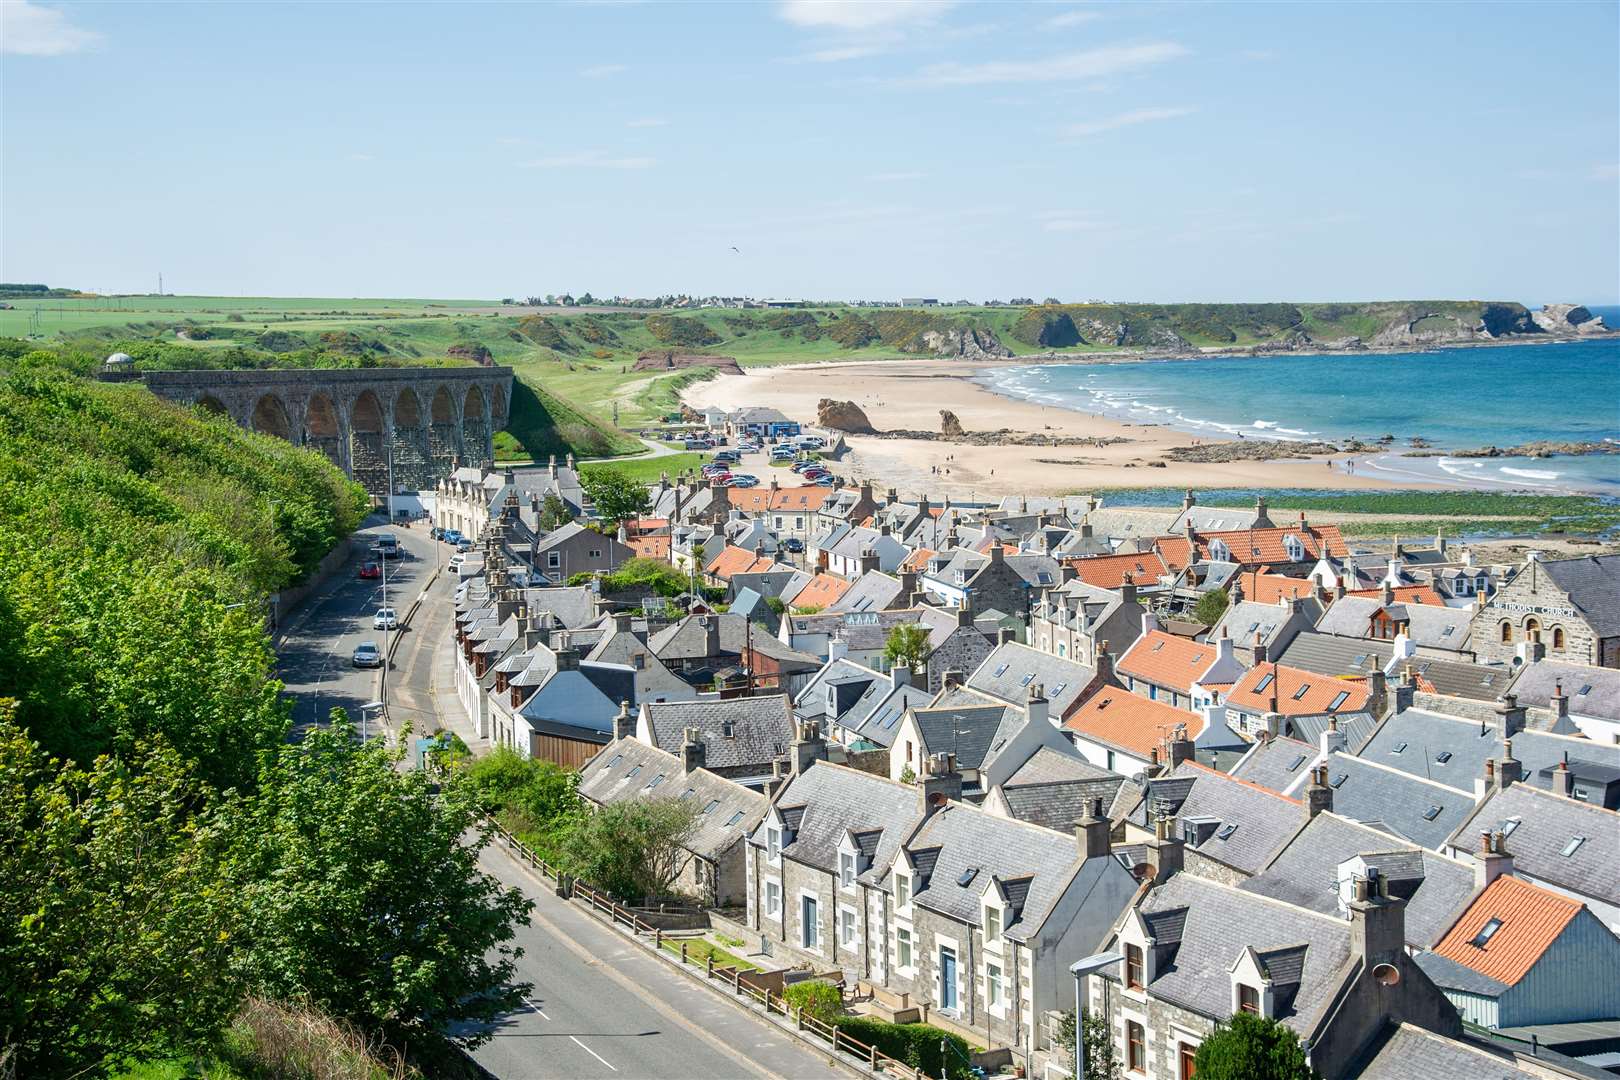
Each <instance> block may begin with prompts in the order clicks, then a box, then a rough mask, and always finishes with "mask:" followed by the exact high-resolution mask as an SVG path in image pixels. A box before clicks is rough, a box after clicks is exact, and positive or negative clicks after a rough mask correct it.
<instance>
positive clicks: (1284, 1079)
mask: <svg viewBox="0 0 1620 1080" xmlns="http://www.w3.org/2000/svg"><path fill="white" fill-rule="evenodd" d="M1193 1064H1194V1068H1195V1069H1196V1071H1197V1073H1198V1076H1199V1080H1312V1078H1313V1077H1315V1076H1316V1070H1314V1069H1312V1068H1311V1067H1310V1065H1309V1064H1307V1063H1306V1061H1305V1050H1304V1048H1303V1047H1301V1046H1300V1045H1299V1036H1297V1035H1295V1034H1294V1033H1293V1031H1291V1030H1290V1029H1288V1028H1286V1027H1284V1026H1283V1025H1282V1024H1279V1023H1278V1022H1277V1021H1275V1020H1271V1019H1267V1018H1266V1017H1263V1016H1256V1015H1255V1014H1254V1013H1246V1012H1240V1013H1237V1014H1235V1015H1234V1016H1233V1017H1232V1019H1231V1020H1229V1021H1227V1022H1226V1023H1224V1024H1220V1025H1217V1026H1216V1028H1215V1030H1214V1031H1212V1032H1210V1034H1209V1037H1208V1038H1206V1039H1205V1040H1204V1041H1203V1042H1202V1043H1200V1044H1199V1046H1198V1056H1197V1057H1196V1058H1195V1059H1194V1060H1193Z"/></svg>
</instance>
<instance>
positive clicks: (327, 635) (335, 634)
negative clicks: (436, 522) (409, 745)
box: [277, 518, 451, 733]
mask: <svg viewBox="0 0 1620 1080" xmlns="http://www.w3.org/2000/svg"><path fill="white" fill-rule="evenodd" d="M380 522H381V519H380V518H379V519H374V523H372V524H369V525H368V526H367V527H366V528H364V529H362V530H361V531H360V532H358V533H356V534H355V539H354V540H353V541H351V544H352V546H353V549H354V551H355V554H354V555H353V556H352V557H351V558H350V560H349V563H348V565H347V566H346V567H345V568H344V569H343V570H342V571H340V572H339V573H338V574H336V575H334V576H333V578H332V580H331V581H330V582H329V583H328V584H327V587H326V590H325V591H324V592H322V593H320V594H317V595H316V596H312V597H311V598H310V599H309V600H308V601H307V602H306V603H305V604H304V606H303V608H302V609H301V610H299V611H298V612H296V613H295V614H294V615H293V616H292V618H291V620H290V621H289V624H288V626H287V628H286V631H285V633H284V634H283V635H282V636H281V637H280V639H279V640H278V643H277V655H278V670H279V674H280V677H281V680H282V682H283V683H285V684H286V687H287V693H288V694H289V695H291V696H292V697H293V699H294V701H293V730H294V733H296V732H298V731H301V730H304V729H305V728H308V727H309V726H310V725H312V724H320V723H325V722H326V717H327V715H328V713H329V712H330V711H331V710H332V709H333V708H338V707H341V708H343V709H346V710H348V713H349V716H350V717H351V718H352V719H353V720H354V721H355V722H356V724H358V723H359V721H360V706H361V705H363V704H365V703H366V702H370V701H376V700H377V692H378V674H379V672H378V670H377V669H375V668H357V667H355V666H354V662H353V658H354V648H355V646H356V645H359V644H360V643H361V642H362V641H371V642H375V643H376V644H377V646H378V647H379V648H381V647H382V645H383V642H384V635H383V632H382V631H381V630H376V629H373V628H372V623H371V620H372V616H373V615H375V614H376V612H377V609H378V608H379V607H382V606H383V582H381V581H378V580H362V579H361V578H360V577H359V576H358V574H359V571H360V567H361V565H363V564H364V562H365V561H366V559H367V558H369V557H370V556H369V555H366V554H364V546H365V545H369V544H370V543H371V542H372V541H374V540H376V539H377V537H379V536H381V535H382V534H383V533H385V532H390V533H393V534H394V535H395V536H396V537H398V538H399V541H400V546H401V548H402V549H403V551H402V553H401V555H400V557H399V558H397V559H386V560H382V565H384V566H385V567H386V569H387V595H388V603H389V605H390V606H392V607H393V608H394V610H395V611H397V612H398V613H399V615H400V616H401V617H403V616H404V614H405V609H406V608H408V607H410V603H411V600H412V599H414V598H415V597H416V595H417V594H418V593H420V592H421V591H422V584H423V582H424V581H425V580H426V579H427V578H428V577H429V576H430V575H431V574H432V571H433V568H434V564H435V560H439V561H442V560H444V559H447V558H448V557H449V555H450V554H451V552H450V549H449V547H448V546H447V545H444V544H440V543H438V542H436V541H433V540H429V539H428V535H427V526H426V525H425V524H422V523H416V524H413V525H412V526H411V527H410V528H408V529H405V528H398V527H395V526H390V525H384V524H381V523H380ZM440 606H441V607H445V606H447V605H440ZM420 625H421V623H418V626H420ZM396 633H397V634H400V635H402V638H401V640H400V642H399V644H398V647H397V651H396V654H395V659H396V664H397V663H399V662H402V661H404V660H405V659H406V658H407V657H408V656H409V655H410V654H411V653H412V652H413V647H414V646H415V644H416V643H415V641H413V638H415V637H417V636H418V635H419V634H420V631H419V630H411V629H406V630H401V631H390V633H389V634H388V637H389V638H392V637H394V636H395V634H396ZM425 677H426V676H425V674H424V675H423V678H425ZM389 679H390V682H395V681H397V680H398V679H399V668H398V667H397V666H396V668H395V669H394V670H393V671H391V672H390V675H389ZM389 696H390V697H393V696H394V695H393V689H392V688H390V693H389ZM399 722H401V721H400V718H398V717H396V725H397V724H398V723H399ZM417 726H418V727H419V728H420V727H422V726H423V725H422V724H418V725H417ZM427 726H428V727H431V726H432V725H431V724H428V725H427Z"/></svg>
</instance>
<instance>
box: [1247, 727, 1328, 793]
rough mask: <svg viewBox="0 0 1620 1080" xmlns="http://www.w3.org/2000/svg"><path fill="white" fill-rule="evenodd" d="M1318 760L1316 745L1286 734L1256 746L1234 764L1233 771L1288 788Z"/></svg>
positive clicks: (1263, 784) (1274, 788) (1268, 785)
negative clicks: (1288, 736) (1291, 737)
mask: <svg viewBox="0 0 1620 1080" xmlns="http://www.w3.org/2000/svg"><path fill="white" fill-rule="evenodd" d="M1314 760H1316V746H1314V745H1312V744H1311V743H1307V742H1301V741H1299V740H1298V739H1290V738H1286V737H1281V738H1276V739H1269V740H1267V741H1265V742H1261V743H1257V744H1255V746H1254V748H1253V749H1252V750H1250V751H1249V752H1248V753H1246V754H1244V755H1243V758H1242V759H1241V760H1240V761H1239V762H1238V763H1237V764H1236V765H1233V766H1232V775H1233V776H1235V777H1238V778H1239V779H1241V780H1247V781H1249V782H1250V783H1251V784H1259V785H1260V786H1261V787H1264V788H1270V789H1271V790H1272V791H1288V790H1290V789H1291V788H1292V787H1293V786H1294V783H1295V781H1297V780H1298V779H1299V778H1300V777H1302V776H1304V775H1305V770H1306V769H1308V768H1309V767H1310V764H1311V762H1312V761H1314Z"/></svg>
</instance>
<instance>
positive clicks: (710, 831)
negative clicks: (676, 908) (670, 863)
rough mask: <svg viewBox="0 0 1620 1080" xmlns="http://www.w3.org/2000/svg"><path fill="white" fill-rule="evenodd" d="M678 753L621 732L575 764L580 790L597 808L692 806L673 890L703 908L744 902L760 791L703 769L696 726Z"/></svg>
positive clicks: (703, 748)
mask: <svg viewBox="0 0 1620 1080" xmlns="http://www.w3.org/2000/svg"><path fill="white" fill-rule="evenodd" d="M687 735H688V738H687V739H686V740H685V741H683V743H682V744H681V747H680V750H679V752H678V753H670V752H668V751H666V750H661V749H659V748H658V747H655V746H649V745H647V744H646V743H644V742H641V741H640V740H638V739H635V738H619V739H615V740H614V741H613V742H611V743H609V744H608V745H607V746H605V747H603V748H602V750H601V752H600V753H598V754H597V755H596V756H595V757H594V758H592V759H591V760H590V761H589V762H587V763H586V764H585V766H584V767H583V768H581V769H580V774H579V789H578V790H579V794H580V796H581V797H582V798H584V799H585V800H587V801H588V802H590V803H591V804H593V805H595V806H599V807H600V806H609V805H612V804H615V803H621V802H626V801H630V800H634V799H653V798H666V799H681V800H686V801H689V802H690V803H691V804H692V805H693V806H694V807H696V808H697V826H696V828H695V830H694V831H693V833H692V835H691V836H690V837H689V838H688V839H687V841H686V843H685V844H684V845H682V846H683V850H684V852H685V855H686V858H685V859H684V860H683V861H682V864H681V868H680V873H679V875H678V876H677V877H676V879H675V891H677V892H679V893H681V894H683V895H685V896H689V897H691V898H692V899H694V900H696V901H697V902H698V903H699V904H701V905H703V906H705V907H728V908H729V907H742V906H743V905H744V904H745V903H746V902H747V866H746V852H747V836H748V833H749V832H751V831H752V830H753V829H754V828H755V827H756V826H757V825H758V824H759V822H760V819H761V818H762V817H764V815H765V805H766V800H765V796H764V795H763V794H761V793H760V792H758V791H755V790H752V789H750V788H746V787H743V786H742V785H741V784H738V783H736V782H735V781H732V780H728V779H726V778H725V777H722V776H718V775H716V774H714V773H712V772H710V771H709V770H708V769H707V768H705V767H704V764H705V761H706V750H707V744H706V743H705V742H704V740H703V738H702V737H701V733H700V732H698V731H696V730H693V731H690V732H688V733H687Z"/></svg>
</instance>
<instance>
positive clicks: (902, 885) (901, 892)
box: [894, 874, 911, 908]
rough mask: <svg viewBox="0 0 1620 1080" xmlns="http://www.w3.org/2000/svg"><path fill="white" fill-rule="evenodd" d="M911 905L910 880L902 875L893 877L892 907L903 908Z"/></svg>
mask: <svg viewBox="0 0 1620 1080" xmlns="http://www.w3.org/2000/svg"><path fill="white" fill-rule="evenodd" d="M909 903H911V879H910V878H909V877H906V876H905V875H904V874H896V875H895V876H894V906H895V907H902V908H903V907H905V906H906V905H907V904H909Z"/></svg>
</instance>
